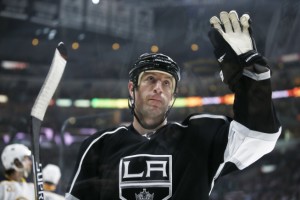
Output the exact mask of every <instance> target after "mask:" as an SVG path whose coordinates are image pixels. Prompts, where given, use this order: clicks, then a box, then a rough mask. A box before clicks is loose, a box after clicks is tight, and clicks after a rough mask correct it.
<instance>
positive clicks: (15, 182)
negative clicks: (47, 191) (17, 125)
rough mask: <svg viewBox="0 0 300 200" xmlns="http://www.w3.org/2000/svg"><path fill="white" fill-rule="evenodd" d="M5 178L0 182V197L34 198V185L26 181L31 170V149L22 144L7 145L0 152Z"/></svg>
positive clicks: (6, 198)
mask: <svg viewBox="0 0 300 200" xmlns="http://www.w3.org/2000/svg"><path fill="white" fill-rule="evenodd" d="M1 161H2V165H3V167H4V169H5V171H4V174H5V178H6V180H4V181H1V183H0V199H1V200H15V199H22V200H23V199H26V200H34V198H35V196H34V195H35V194H34V185H33V183H29V182H27V181H26V178H27V177H28V175H29V174H30V172H31V169H32V161H31V151H30V150H29V149H28V148H27V147H26V146H25V145H23V144H10V145H7V146H6V147H5V148H4V149H3V151H2V154H1Z"/></svg>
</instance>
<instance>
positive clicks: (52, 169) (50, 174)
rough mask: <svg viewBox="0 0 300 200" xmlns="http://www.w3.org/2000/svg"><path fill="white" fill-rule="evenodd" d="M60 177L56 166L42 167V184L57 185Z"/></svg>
mask: <svg viewBox="0 0 300 200" xmlns="http://www.w3.org/2000/svg"><path fill="white" fill-rule="evenodd" d="M60 177H61V172H60V169H59V167H58V166H57V165H53V164H48V165H46V167H44V169H43V179H44V182H48V183H51V184H53V185H57V184H58V181H59V179H60Z"/></svg>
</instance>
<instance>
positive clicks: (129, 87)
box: [128, 81, 133, 98]
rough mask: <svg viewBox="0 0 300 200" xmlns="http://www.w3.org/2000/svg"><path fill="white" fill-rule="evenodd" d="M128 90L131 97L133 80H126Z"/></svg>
mask: <svg viewBox="0 0 300 200" xmlns="http://www.w3.org/2000/svg"><path fill="white" fill-rule="evenodd" d="M128 92H129V95H130V96H131V97H132V98H133V82H131V81H129V82H128Z"/></svg>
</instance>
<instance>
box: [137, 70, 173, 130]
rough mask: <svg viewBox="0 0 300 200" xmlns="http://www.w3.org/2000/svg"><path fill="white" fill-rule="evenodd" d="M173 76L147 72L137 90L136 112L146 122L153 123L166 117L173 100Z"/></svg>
mask: <svg viewBox="0 0 300 200" xmlns="http://www.w3.org/2000/svg"><path fill="white" fill-rule="evenodd" d="M172 84H173V82H172V76H171V75H169V74H165V73H158V72H145V73H144V74H143V75H142V77H141V79H140V83H139V85H138V89H137V90H136V91H135V106H136V109H135V112H136V114H137V115H138V116H139V118H140V119H141V120H143V121H144V123H146V124H148V125H153V124H156V123H158V122H161V120H162V119H163V118H164V116H165V113H166V112H167V110H168V108H169V106H170V105H171V103H172V101H173V88H174V86H173V85H172Z"/></svg>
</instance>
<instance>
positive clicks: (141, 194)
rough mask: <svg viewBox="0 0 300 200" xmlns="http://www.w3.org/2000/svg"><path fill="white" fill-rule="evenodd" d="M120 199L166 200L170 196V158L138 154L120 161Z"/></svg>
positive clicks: (167, 156)
mask: <svg viewBox="0 0 300 200" xmlns="http://www.w3.org/2000/svg"><path fill="white" fill-rule="evenodd" d="M119 188H120V198H121V199H123V200H132V199H135V200H156V199H157V200H158V199H159V200H161V199H162V200H167V199H169V198H170V197H171V196H172V156H171V155H151V154H138V155H133V156H127V157H124V158H123V159H121V161H120V166H119Z"/></svg>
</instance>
